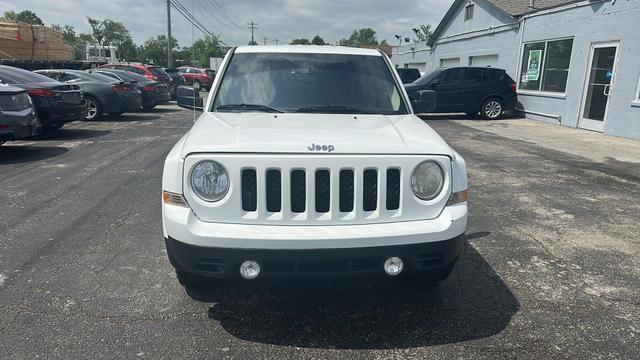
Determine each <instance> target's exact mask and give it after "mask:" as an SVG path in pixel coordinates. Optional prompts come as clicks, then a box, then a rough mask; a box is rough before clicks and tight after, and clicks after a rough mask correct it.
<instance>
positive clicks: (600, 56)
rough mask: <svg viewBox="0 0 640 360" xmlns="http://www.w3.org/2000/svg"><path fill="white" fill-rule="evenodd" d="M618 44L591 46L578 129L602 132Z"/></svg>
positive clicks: (613, 78) (613, 76) (613, 75)
mask: <svg viewBox="0 0 640 360" xmlns="http://www.w3.org/2000/svg"><path fill="white" fill-rule="evenodd" d="M617 53H618V42H609V43H599V44H592V45H591V62H590V65H589V73H588V74H587V83H586V84H585V88H584V95H583V99H582V109H581V116H580V127H581V128H583V129H589V130H594V131H600V132H602V131H603V130H604V122H605V120H606V117H607V110H608V108H609V97H610V95H611V87H612V86H613V83H614V80H615V68H616V57H617Z"/></svg>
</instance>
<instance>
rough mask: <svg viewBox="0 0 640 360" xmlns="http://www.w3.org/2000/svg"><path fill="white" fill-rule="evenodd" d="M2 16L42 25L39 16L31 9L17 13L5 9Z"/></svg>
mask: <svg viewBox="0 0 640 360" xmlns="http://www.w3.org/2000/svg"><path fill="white" fill-rule="evenodd" d="M2 17H4V18H5V19H9V20H17V21H22V22H25V23H27V24H31V25H44V22H42V19H40V17H38V15H36V13H34V12H33V11H31V10H25V11H21V12H19V13H16V12H15V11H5V12H4V15H3V16H2Z"/></svg>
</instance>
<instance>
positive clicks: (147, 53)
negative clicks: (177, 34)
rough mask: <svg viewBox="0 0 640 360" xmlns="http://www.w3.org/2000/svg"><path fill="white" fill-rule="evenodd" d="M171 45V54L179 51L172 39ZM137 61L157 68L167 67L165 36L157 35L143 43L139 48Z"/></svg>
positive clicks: (174, 40) (176, 42)
mask: <svg viewBox="0 0 640 360" xmlns="http://www.w3.org/2000/svg"><path fill="white" fill-rule="evenodd" d="M171 45H172V49H171V50H172V51H173V52H175V51H177V50H179V49H180V48H179V46H178V41H177V40H176V39H175V38H172V40H171ZM138 60H140V61H142V62H146V63H152V64H155V65H158V66H167V36H166V35H158V36H156V37H153V38H150V39H149V40H147V41H145V42H144V44H142V46H140V51H139V53H138Z"/></svg>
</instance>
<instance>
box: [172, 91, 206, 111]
mask: <svg viewBox="0 0 640 360" xmlns="http://www.w3.org/2000/svg"><path fill="white" fill-rule="evenodd" d="M176 102H177V103H178V106H180V107H181V108H185V109H194V110H202V108H203V106H204V105H203V104H204V101H203V99H202V98H201V97H200V92H199V91H197V90H195V89H194V88H193V87H192V86H178V92H177V94H176Z"/></svg>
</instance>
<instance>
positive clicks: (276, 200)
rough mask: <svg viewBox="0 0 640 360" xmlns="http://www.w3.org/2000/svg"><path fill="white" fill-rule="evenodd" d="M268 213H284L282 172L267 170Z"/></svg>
mask: <svg viewBox="0 0 640 360" xmlns="http://www.w3.org/2000/svg"><path fill="white" fill-rule="evenodd" d="M266 190H267V211H268V212H273V213H277V212H280V211H282V176H281V174H280V170H274V169H271V170H267V186H266Z"/></svg>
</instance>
